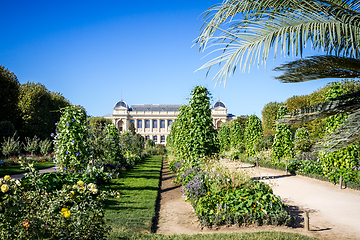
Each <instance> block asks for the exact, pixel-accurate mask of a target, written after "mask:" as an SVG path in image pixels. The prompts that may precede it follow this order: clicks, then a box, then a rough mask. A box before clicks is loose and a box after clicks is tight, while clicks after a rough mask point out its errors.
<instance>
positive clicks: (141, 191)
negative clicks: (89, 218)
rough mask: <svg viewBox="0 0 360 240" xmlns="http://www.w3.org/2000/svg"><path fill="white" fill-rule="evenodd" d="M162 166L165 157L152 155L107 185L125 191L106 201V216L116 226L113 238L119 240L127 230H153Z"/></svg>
mask: <svg viewBox="0 0 360 240" xmlns="http://www.w3.org/2000/svg"><path fill="white" fill-rule="evenodd" d="M161 167H162V156H151V157H148V158H146V159H145V160H144V161H143V162H141V163H139V164H137V165H136V166H135V167H134V168H133V169H130V170H128V171H126V172H124V173H123V175H122V177H121V178H119V179H112V180H111V181H110V184H109V185H107V186H106V188H107V189H111V190H117V191H118V192H120V194H121V196H120V198H119V199H109V200H107V201H106V204H105V208H104V209H105V218H106V220H107V222H108V224H109V225H110V226H111V227H112V232H111V235H110V237H109V239H118V237H119V236H120V235H121V233H122V232H123V231H129V232H151V227H152V222H153V220H154V218H155V207H156V200H157V197H158V191H159V184H160V174H161Z"/></svg>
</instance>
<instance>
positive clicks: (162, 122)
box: [130, 119, 173, 128]
mask: <svg viewBox="0 0 360 240" xmlns="http://www.w3.org/2000/svg"><path fill="white" fill-rule="evenodd" d="M172 122H173V121H172V120H168V124H167V125H168V127H169V126H171V123H172ZM130 123H134V125H135V127H137V128H142V126H143V121H142V120H140V119H139V120H137V122H136V124H135V120H130ZM150 123H151V120H148V119H146V120H145V128H150ZM152 127H153V128H158V120H152ZM160 128H165V120H160Z"/></svg>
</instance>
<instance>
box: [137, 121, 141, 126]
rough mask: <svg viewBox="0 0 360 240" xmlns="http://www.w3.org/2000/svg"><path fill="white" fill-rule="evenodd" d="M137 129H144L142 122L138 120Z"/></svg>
mask: <svg viewBox="0 0 360 240" xmlns="http://www.w3.org/2000/svg"><path fill="white" fill-rule="evenodd" d="M137 127H138V128H142V120H138V121H137Z"/></svg>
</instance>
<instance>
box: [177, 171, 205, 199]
mask: <svg viewBox="0 0 360 240" xmlns="http://www.w3.org/2000/svg"><path fill="white" fill-rule="evenodd" d="M183 186H184V187H183V189H182V193H183V194H185V195H186V196H187V197H188V198H189V199H194V200H199V198H201V197H203V196H205V194H206V186H205V182H204V179H203V175H202V174H201V173H198V174H197V175H195V176H194V177H193V178H192V179H191V180H189V181H188V182H187V183H186V184H184V185H183Z"/></svg>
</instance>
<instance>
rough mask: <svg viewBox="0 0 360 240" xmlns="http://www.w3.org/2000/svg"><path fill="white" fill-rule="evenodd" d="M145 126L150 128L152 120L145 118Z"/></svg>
mask: <svg viewBox="0 0 360 240" xmlns="http://www.w3.org/2000/svg"><path fill="white" fill-rule="evenodd" d="M145 128H150V120H145Z"/></svg>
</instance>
